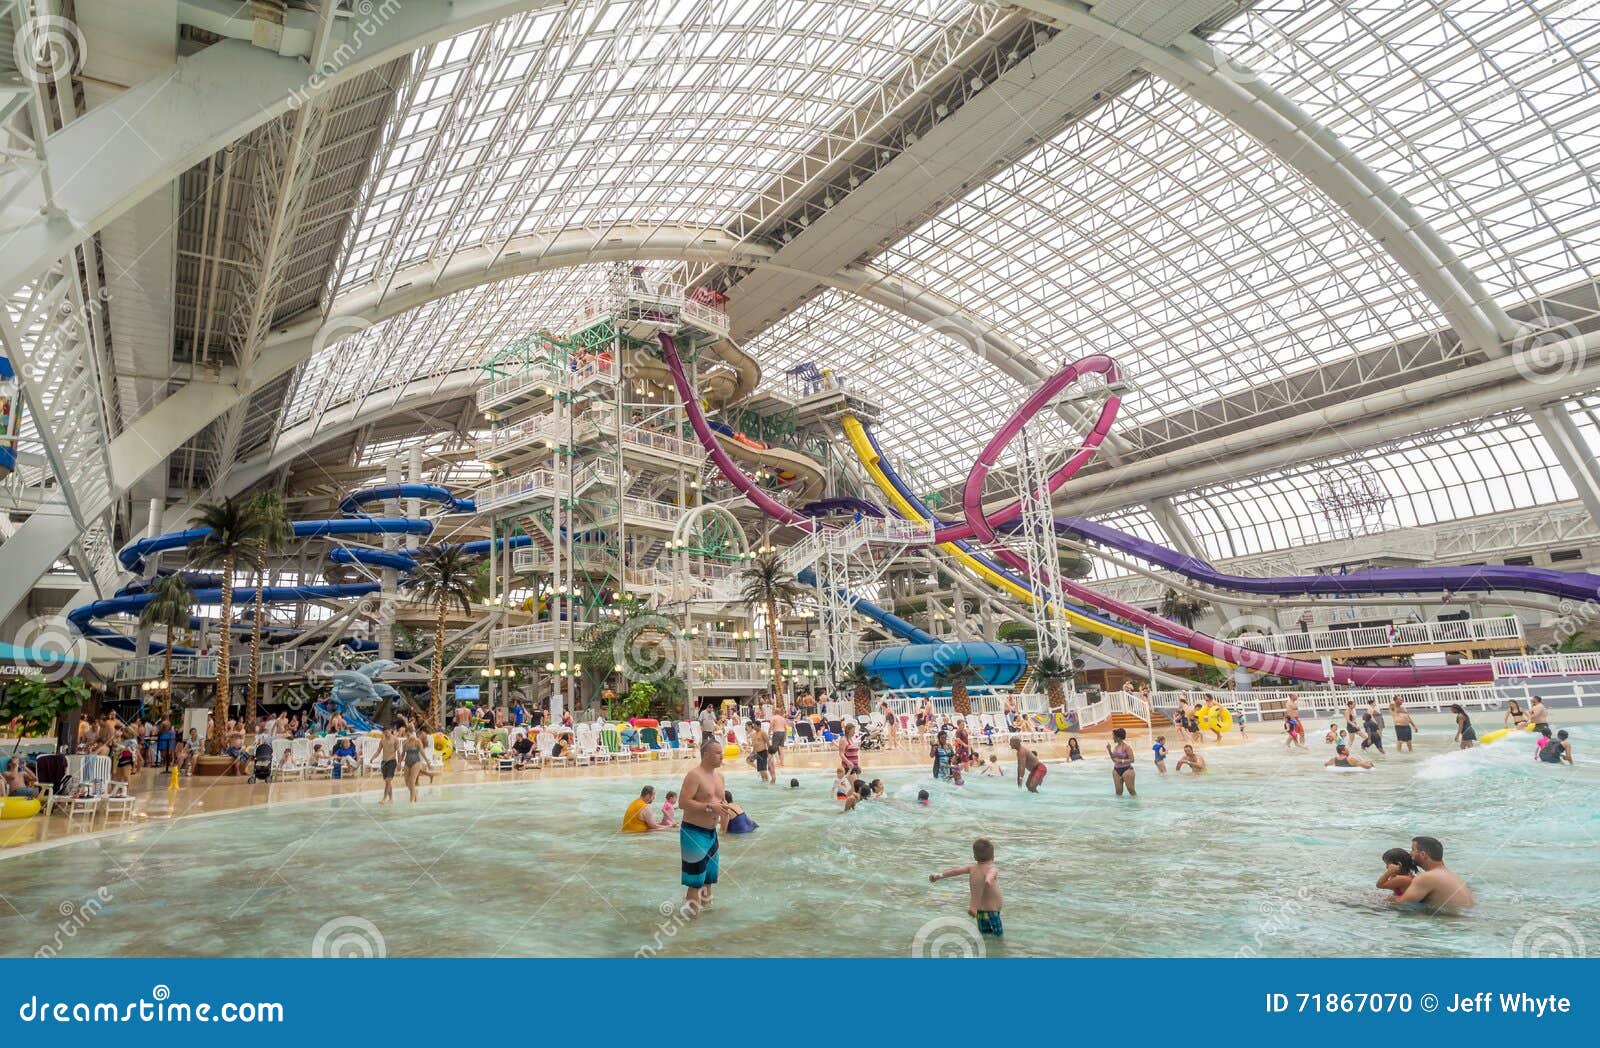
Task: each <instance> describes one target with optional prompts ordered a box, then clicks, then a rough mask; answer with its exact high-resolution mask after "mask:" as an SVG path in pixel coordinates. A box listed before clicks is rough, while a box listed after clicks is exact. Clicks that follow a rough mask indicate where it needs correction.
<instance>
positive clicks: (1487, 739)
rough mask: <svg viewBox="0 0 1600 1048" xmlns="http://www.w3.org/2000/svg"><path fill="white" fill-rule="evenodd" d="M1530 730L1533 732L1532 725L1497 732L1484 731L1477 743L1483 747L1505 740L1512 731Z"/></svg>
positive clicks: (1502, 729)
mask: <svg viewBox="0 0 1600 1048" xmlns="http://www.w3.org/2000/svg"><path fill="white" fill-rule="evenodd" d="M1532 730H1533V725H1532V724H1524V725H1522V726H1521V727H1520V728H1500V729H1499V730H1497V731H1486V732H1484V733H1483V734H1482V735H1480V736H1478V741H1479V742H1480V743H1482V744H1483V745H1485V746H1487V745H1489V743H1491V742H1499V741H1500V740H1501V739H1503V738H1505V737H1506V736H1507V735H1510V734H1511V733H1512V732H1514V731H1532Z"/></svg>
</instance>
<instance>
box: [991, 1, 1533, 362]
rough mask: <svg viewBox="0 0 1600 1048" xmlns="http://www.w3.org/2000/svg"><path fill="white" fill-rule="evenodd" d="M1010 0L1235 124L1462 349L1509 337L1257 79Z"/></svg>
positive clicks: (1417, 227)
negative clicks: (1352, 230)
mask: <svg viewBox="0 0 1600 1048" xmlns="http://www.w3.org/2000/svg"><path fill="white" fill-rule="evenodd" d="M1013 2H1014V3H1016V4H1017V6H1019V7H1022V8H1025V9H1027V10H1029V11H1031V12H1033V13H1034V14H1036V15H1038V16H1039V17H1041V18H1043V19H1045V20H1047V21H1050V22H1053V23H1055V24H1057V25H1060V26H1070V27H1072V28H1074V29H1078V30H1081V31H1082V32H1086V33H1089V34H1091V35H1093V36H1096V37H1099V38H1100V39H1102V40H1104V41H1106V42H1107V43H1110V44H1114V45H1116V46H1117V47H1121V48H1123V49H1125V50H1127V51H1130V52H1132V53H1133V54H1135V55H1137V56H1138V57H1139V58H1140V59H1142V60H1143V61H1144V62H1145V63H1147V64H1148V66H1149V68H1150V71H1151V72H1152V73H1154V74H1156V75H1157V76H1159V77H1161V78H1162V79H1163V80H1166V81H1168V82H1169V83H1171V84H1173V85H1175V86H1176V87H1178V88H1180V89H1182V90H1183V91H1184V92H1185V93H1187V94H1188V95H1189V96H1190V97H1192V98H1194V99H1195V100H1196V101H1198V102H1201V103H1202V104H1204V105H1205V106H1207V107H1208V108H1210V109H1212V110H1213V111H1215V112H1216V113H1217V114H1218V115H1220V116H1222V117H1224V118H1226V119H1228V120H1229V121H1231V122H1232V123H1234V124H1235V125H1236V126H1238V127H1239V128H1241V129H1242V130H1244V131H1245V132H1246V133H1248V134H1249V135H1250V136H1251V137H1252V138H1254V139H1255V140H1256V141H1258V142H1260V143H1261V144H1262V145H1263V146H1264V147H1265V148H1266V149H1268V150H1269V151H1271V152H1272V154H1273V155H1274V156H1276V157H1277V158H1278V159H1279V160H1280V161H1281V162H1283V163H1284V164H1285V165H1286V166H1288V167H1290V168H1292V169H1293V170H1294V171H1295V172H1297V173H1298V174H1300V175H1301V176H1302V177H1303V178H1305V179H1306V181H1308V182H1310V183H1311V184H1312V185H1314V186H1316V187H1317V188H1318V189H1320V190H1321V191H1322V192H1323V193H1325V194H1326V195H1327V196H1328V198H1329V199H1330V200H1332V201H1333V202H1334V203H1335V204H1337V205H1339V206H1340V207H1341V208H1343V209H1344V210H1345V212H1346V213H1348V214H1349V215H1350V216H1351V217H1352V218H1354V219H1355V220H1356V221H1357V222H1359V223H1360V224H1361V225H1362V226H1363V227H1365V228H1366V229H1367V230H1368V231H1369V232H1370V233H1371V234H1372V235H1373V236H1374V237H1375V238H1376V239H1377V240H1378V242H1379V243H1381V244H1382V245H1383V246H1384V249H1385V250H1387V251H1388V252H1389V254H1390V255H1391V256H1392V257H1393V258H1394V259H1395V261H1396V262H1398V263H1399V264H1400V266H1401V267H1402V268H1403V269H1404V270H1405V271H1406V273H1407V274H1409V275H1410V276H1411V278H1412V279H1413V280H1415V281H1416V282H1417V286H1418V287H1420V288H1421V289H1422V290H1423V292H1424V293H1425V294H1427V296H1428V298H1429V299H1430V300H1431V301H1432V302H1433V303H1434V305H1435V306H1437V307H1438V308H1439V311H1440V312H1441V313H1443V314H1444V316H1445V317H1446V318H1447V319H1448V320H1449V321H1450V325H1451V326H1452V327H1453V328H1455V330H1456V333H1457V334H1458V335H1460V337H1461V339H1462V341H1463V342H1464V343H1465V344H1466V345H1467V346H1468V347H1469V348H1472V349H1476V350H1478V351H1480V352H1483V353H1486V354H1489V355H1500V354H1503V353H1504V352H1506V350H1505V347H1504V343H1506V342H1507V341H1509V340H1511V339H1513V338H1515V337H1516V335H1517V331H1518V325H1517V323H1516V321H1514V320H1512V319H1511V317H1510V316H1509V315H1508V314H1507V313H1506V312H1505V310H1504V309H1502V308H1501V307H1500V306H1499V305H1498V304H1497V303H1496V302H1495V301H1494V299H1493V298H1492V297H1491V296H1490V294H1489V292H1488V290H1487V289H1486V288H1484V286H1483V284H1482V282H1481V281H1479V280H1478V279H1477V277H1476V276H1475V275H1474V274H1473V272H1472V271H1471V269H1469V268H1468V267H1467V265H1466V264H1465V263H1464V262H1462V261H1461V259H1460V258H1459V257H1458V256H1457V255H1456V254H1455V252H1454V251H1453V250H1452V249H1451V247H1450V246H1449V244H1447V243H1446V242H1445V241H1444V239H1443V238H1442V237H1440V236H1439V235H1438V233H1437V232H1435V231H1434V229H1433V228H1432V226H1430V225H1429V223H1428V221H1427V219H1425V218H1423V217H1422V216H1421V215H1420V214H1418V213H1417V211H1416V209H1415V208H1413V207H1412V206H1411V204H1410V203H1409V202H1408V201H1407V200H1406V199H1405V198H1404V197H1403V196H1401V195H1400V194H1399V193H1398V192H1396V191H1395V190H1394V188H1393V187H1391V186H1390V185H1389V184H1388V183H1387V182H1385V181H1384V180H1383V178H1382V177H1381V176H1379V175H1378V173H1377V172H1375V171H1373V170H1372V169H1371V168H1370V167H1368V166H1367V165H1366V164H1365V163H1364V162H1363V161H1362V160H1361V159H1360V158H1359V157H1357V156H1356V155H1355V154H1354V153H1353V152H1351V151H1350V149H1349V148H1348V147H1346V146H1345V145H1344V144H1343V143H1342V142H1340V141H1339V138H1338V136H1336V135H1335V134H1333V133H1332V132H1331V131H1329V130H1328V129H1327V128H1325V127H1323V126H1322V125H1321V124H1319V123H1318V122H1317V121H1316V119H1315V118H1314V117H1312V116H1311V115H1310V114H1308V113H1306V112H1305V111H1304V110H1302V109H1301V108H1300V107H1299V106H1297V105H1296V104H1295V103H1294V102H1293V101H1292V100H1290V99H1289V98H1288V97H1286V96H1285V95H1283V94H1281V93H1280V92H1278V91H1276V90H1274V89H1273V88H1272V87H1271V86H1269V85H1268V84H1266V83H1265V82H1263V81H1262V79H1261V78H1260V77H1259V76H1257V75H1255V74H1254V73H1252V72H1251V71H1250V70H1248V69H1246V68H1244V67H1243V66H1241V65H1240V64H1239V63H1238V62H1236V61H1234V60H1233V59H1231V58H1227V57H1225V56H1223V55H1221V54H1220V53H1219V52H1218V51H1217V50H1216V49H1215V48H1213V47H1212V46H1211V45H1210V44H1208V43H1206V42H1205V41H1204V40H1202V39H1200V38H1199V37H1198V36H1195V35H1194V34H1193V33H1184V34H1183V35H1182V36H1180V37H1179V38H1178V39H1177V41H1176V42H1175V43H1174V44H1170V45H1168V44H1162V43H1158V42H1156V41H1152V40H1149V39H1147V38H1145V37H1142V36H1139V35H1138V34H1136V33H1131V32H1129V31H1128V30H1126V29H1122V28H1120V27H1119V26H1116V25H1113V24H1112V23H1110V22H1107V21H1106V20H1105V19H1103V18H1100V17H1098V16H1096V15H1095V14H1094V12H1093V11H1092V10H1091V9H1090V7H1089V6H1088V5H1087V4H1084V3H1080V2H1079V0H1013ZM1224 68H1227V69H1229V70H1231V72H1230V73H1224V72H1222V70H1223V69H1224Z"/></svg>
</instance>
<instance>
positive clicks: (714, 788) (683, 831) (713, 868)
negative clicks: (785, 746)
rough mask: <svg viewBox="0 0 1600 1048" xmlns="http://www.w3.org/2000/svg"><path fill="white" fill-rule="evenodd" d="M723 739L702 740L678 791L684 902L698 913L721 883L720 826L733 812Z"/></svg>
mask: <svg viewBox="0 0 1600 1048" xmlns="http://www.w3.org/2000/svg"><path fill="white" fill-rule="evenodd" d="M723 745H724V744H723V741H722V740H721V739H719V738H716V737H715V736H709V737H707V738H705V739H702V740H701V742H700V763H699V764H697V765H695V766H694V767H693V768H691V769H689V773H688V774H687V775H685V776H684V777H683V786H682V787H681V788H680V789H679V790H678V796H679V798H680V799H681V800H682V804H683V806H682V808H680V809H679V810H680V811H681V812H682V813H683V822H682V823H680V824H679V826H678V849H679V851H680V852H681V859H682V864H683V887H684V896H683V902H684V905H685V906H687V907H688V908H689V912H690V913H691V914H698V913H699V912H700V911H701V910H702V909H704V908H705V907H707V906H709V905H710V904H711V886H712V885H713V884H716V883H717V829H718V828H719V827H720V826H721V825H722V817H723V816H724V815H731V814H732V812H731V808H730V806H729V804H728V802H727V801H726V800H725V799H724V798H725V797H726V795H727V792H728V790H727V786H726V784H725V783H724V782H723V780H722V771H721V768H722V747H723Z"/></svg>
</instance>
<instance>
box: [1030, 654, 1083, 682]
mask: <svg viewBox="0 0 1600 1048" xmlns="http://www.w3.org/2000/svg"><path fill="white" fill-rule="evenodd" d="M1034 670H1035V672H1037V673H1038V674H1039V679H1040V680H1042V681H1044V682H1045V683H1046V684H1052V683H1061V682H1063V681H1066V680H1069V679H1071V678H1072V676H1073V669H1072V667H1070V666H1068V665H1067V664H1066V663H1065V662H1063V661H1062V660H1061V659H1058V658H1056V657H1055V656H1054V655H1046V656H1045V657H1044V658H1042V659H1040V660H1039V664H1038V665H1037V666H1035V667H1034Z"/></svg>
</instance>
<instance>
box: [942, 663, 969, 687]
mask: <svg viewBox="0 0 1600 1048" xmlns="http://www.w3.org/2000/svg"><path fill="white" fill-rule="evenodd" d="M977 679H978V667H976V666H974V665H973V664H972V663H970V662H952V663H951V664H950V665H948V666H944V667H941V668H940V669H937V670H935V671H934V673H933V682H934V683H935V684H937V685H938V686H939V687H941V688H954V687H955V686H956V685H958V684H959V685H962V686H963V687H965V686H966V685H968V684H971V683H972V682H973V681H975V680H977Z"/></svg>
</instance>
